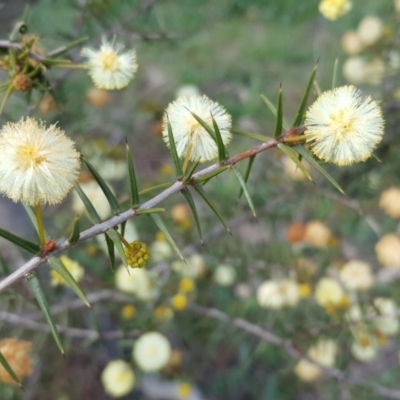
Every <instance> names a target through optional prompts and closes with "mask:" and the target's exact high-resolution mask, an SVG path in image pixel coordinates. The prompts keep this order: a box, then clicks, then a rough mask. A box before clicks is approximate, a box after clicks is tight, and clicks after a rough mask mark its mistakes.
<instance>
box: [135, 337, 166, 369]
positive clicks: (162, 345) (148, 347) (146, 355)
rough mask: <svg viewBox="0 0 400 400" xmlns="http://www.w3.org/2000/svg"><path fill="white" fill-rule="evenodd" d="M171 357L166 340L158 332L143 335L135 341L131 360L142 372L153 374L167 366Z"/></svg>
mask: <svg viewBox="0 0 400 400" xmlns="http://www.w3.org/2000/svg"><path fill="white" fill-rule="evenodd" d="M170 356H171V345H170V343H169V341H168V339H167V338H166V337H165V336H164V335H162V334H161V333H158V332H148V333H144V334H143V335H142V336H140V338H139V339H138V340H137V341H136V343H135V346H134V348H133V358H134V360H135V361H136V363H137V364H138V366H139V367H140V369H141V370H142V371H145V372H155V371H159V370H160V369H162V368H163V367H165V365H167V363H168V361H169V359H170Z"/></svg>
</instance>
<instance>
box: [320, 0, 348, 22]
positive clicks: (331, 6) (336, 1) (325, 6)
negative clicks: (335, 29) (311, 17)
mask: <svg viewBox="0 0 400 400" xmlns="http://www.w3.org/2000/svg"><path fill="white" fill-rule="evenodd" d="M351 7H352V3H351V1H349V0H322V1H321V2H320V3H319V6H318V10H319V12H320V13H321V14H322V15H323V16H324V17H325V18H326V19H329V20H331V21H334V20H336V19H338V18H339V17H341V16H342V15H344V14H346V13H348V12H349V11H350V10H351Z"/></svg>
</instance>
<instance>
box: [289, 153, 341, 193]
mask: <svg viewBox="0 0 400 400" xmlns="http://www.w3.org/2000/svg"><path fill="white" fill-rule="evenodd" d="M292 148H293V149H295V150H296V151H297V152H298V153H299V154H300V155H301V156H302V157H304V158H305V159H306V160H307V161H308V162H309V163H310V164H311V165H312V166H313V167H314V168H315V169H316V170H317V171H318V172H320V173H321V174H322V175H323V176H324V177H325V178H326V179H327V180H328V181H329V182H330V183H331V184H332V185H333V186H334V187H335V188H336V189H337V190H339V192H340V193H342V194H345V193H344V191H343V189H342V188H341V187H340V185H339V184H338V183H337V182H336V181H335V179H334V178H333V177H332V176H331V175H330V174H329V173H328V172H327V171H326V170H325V169H324V168H323V167H322V166H321V165H320V164H319V163H318V162H317V160H315V158H314V157H313V155H312V154H311V153H310V152H309V151H308V150H307V149H306V148H305V147H304V146H302V145H297V146H293V147H292Z"/></svg>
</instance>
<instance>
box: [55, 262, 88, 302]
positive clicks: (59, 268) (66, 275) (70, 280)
mask: <svg viewBox="0 0 400 400" xmlns="http://www.w3.org/2000/svg"><path fill="white" fill-rule="evenodd" d="M47 262H48V263H49V265H50V267H51V268H52V269H53V270H54V271H56V272H58V273H59V274H60V275H61V277H62V278H63V279H64V280H65V282H66V283H67V285H68V286H69V287H70V288H71V289H72V290H73V291H74V292H75V293H76V295H77V296H78V297H79V298H80V299H81V300H82V301H83V303H84V304H85V305H86V306H88V307H90V304H89V301H88V299H87V297H86V295H85V293H84V292H83V290H82V289H81V288H80V286H79V285H78V283H77V282H76V280H75V279H74V277H73V276H72V275H71V273H70V272H69V271H68V269H67V267H66V266H65V265H64V264H63V262H62V261H61V260H60V259H59V258H56V257H49V259H48V260H47Z"/></svg>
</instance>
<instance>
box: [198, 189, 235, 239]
mask: <svg viewBox="0 0 400 400" xmlns="http://www.w3.org/2000/svg"><path fill="white" fill-rule="evenodd" d="M194 189H195V190H196V192H197V193H198V194H199V196H200V197H201V198H202V199H203V200H204V202H205V203H206V204H207V205H208V206H209V207H210V209H211V210H212V211H213V213H214V214H215V215H216V216H217V218H218V219H219V220H220V221H221V223H222V225H223V226H224V227H225V229H226V230H227V231H228V232H229V233H230V234H232V233H231V231H230V229H229V228H228V225H227V224H226V222H225V220H224V219H223V217H222V215H221V214H220V213H219V211H218V210H217V208H216V207H215V205H214V203H213V202H212V201H211V199H210V198H209V197H208V196H207V194H206V192H205V191H204V189H203V188H202V186H200V185H195V186H194Z"/></svg>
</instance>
